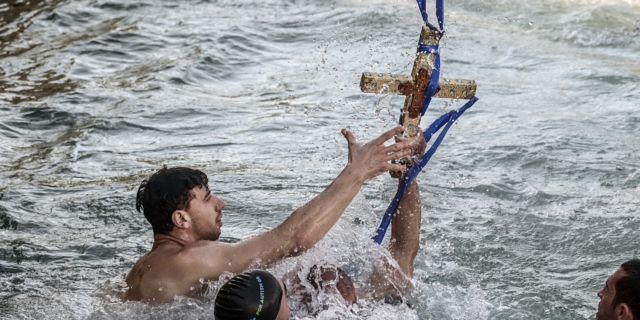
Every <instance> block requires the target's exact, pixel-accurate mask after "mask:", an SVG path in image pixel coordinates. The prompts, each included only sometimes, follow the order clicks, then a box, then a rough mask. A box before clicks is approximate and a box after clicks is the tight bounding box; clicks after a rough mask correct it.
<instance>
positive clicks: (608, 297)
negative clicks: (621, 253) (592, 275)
mask: <svg viewBox="0 0 640 320" xmlns="http://www.w3.org/2000/svg"><path fill="white" fill-rule="evenodd" d="M598 297H599V298H600V303H599V304H598V313H597V314H596V319H597V320H614V319H616V320H634V319H640V260H639V259H633V260H629V261H627V262H625V263H623V264H622V265H621V266H620V268H618V270H616V271H615V272H614V273H613V274H612V275H611V276H609V279H607V282H606V283H605V286H604V288H603V289H602V290H600V292H598Z"/></svg>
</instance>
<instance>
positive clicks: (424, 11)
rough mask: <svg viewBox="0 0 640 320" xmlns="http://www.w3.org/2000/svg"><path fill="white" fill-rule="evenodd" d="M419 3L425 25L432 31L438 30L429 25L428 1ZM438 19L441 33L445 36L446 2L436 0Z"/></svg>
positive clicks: (419, 1)
mask: <svg viewBox="0 0 640 320" xmlns="http://www.w3.org/2000/svg"><path fill="white" fill-rule="evenodd" d="M417 2H418V8H420V14H421V15H422V20H424V24H425V25H426V26H427V27H429V28H430V29H431V30H438V29H437V28H436V27H434V26H433V25H432V24H431V23H429V15H428V14H427V3H426V2H427V1H426V0H417ZM436 17H437V18H438V26H439V27H440V32H441V33H443V34H444V0H436Z"/></svg>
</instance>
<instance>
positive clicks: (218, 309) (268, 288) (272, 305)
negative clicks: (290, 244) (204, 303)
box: [213, 270, 282, 320]
mask: <svg viewBox="0 0 640 320" xmlns="http://www.w3.org/2000/svg"><path fill="white" fill-rule="evenodd" d="M281 301H282V288H281V287H280V283H279V282H278V279H276V277H274V276H273V275H272V274H271V273H269V272H267V271H263V270H249V271H245V272H243V273H241V274H238V275H236V276H235V277H233V278H231V279H230V280H229V282H227V283H225V284H224V285H223V286H222V287H221V288H220V291H219V292H218V295H217V296H216V302H215V303H216V306H215V308H214V309H213V314H214V316H215V318H216V320H226V319H241V320H275V318H276V317H277V316H278V312H280V302H281Z"/></svg>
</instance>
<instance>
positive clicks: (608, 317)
mask: <svg viewBox="0 0 640 320" xmlns="http://www.w3.org/2000/svg"><path fill="white" fill-rule="evenodd" d="M624 276H625V273H624V270H622V269H620V268H618V270H616V272H614V273H613V274H612V275H611V276H609V279H607V282H606V283H605V285H604V288H602V290H600V292H598V297H599V298H600V303H599V304H598V313H597V314H596V320H613V319H616V311H615V306H614V305H613V299H614V298H615V296H616V282H618V280H620V278H622V277H624Z"/></svg>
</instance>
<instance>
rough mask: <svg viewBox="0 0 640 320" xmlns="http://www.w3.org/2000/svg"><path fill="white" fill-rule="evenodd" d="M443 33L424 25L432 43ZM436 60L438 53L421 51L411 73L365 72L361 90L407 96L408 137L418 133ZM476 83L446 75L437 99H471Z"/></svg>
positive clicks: (425, 40) (426, 41)
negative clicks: (425, 95) (406, 74)
mask: <svg viewBox="0 0 640 320" xmlns="http://www.w3.org/2000/svg"><path fill="white" fill-rule="evenodd" d="M440 36H441V34H440V32H438V31H436V30H431V29H429V28H427V27H425V26H423V27H422V33H421V34H420V40H421V42H422V43H424V44H426V45H428V46H433V45H437V44H438V43H439V42H440ZM434 62H435V55H434V54H432V53H428V52H419V53H418V56H417V57H416V60H415V62H414V63H413V70H412V71H411V78H409V76H403V75H395V74H388V73H376V72H364V73H363V74H362V78H361V80H360V90H362V92H366V93H391V94H394V93H395V94H401V95H405V96H407V97H406V98H405V101H404V109H403V110H404V112H403V113H404V116H403V118H402V125H403V126H404V128H405V133H406V134H407V135H408V136H409V137H415V136H416V135H417V134H418V126H419V125H420V117H421V115H420V114H421V112H422V102H423V100H424V94H425V91H426V90H427V86H428V84H429V80H430V79H431V73H432V70H433V65H434ZM476 88H477V84H476V82H475V81H474V80H467V79H449V78H443V79H441V81H440V83H439V84H438V89H437V91H436V94H435V95H434V96H433V97H434V98H448V99H464V100H468V99H471V98H473V97H474V96H475V95H476Z"/></svg>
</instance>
